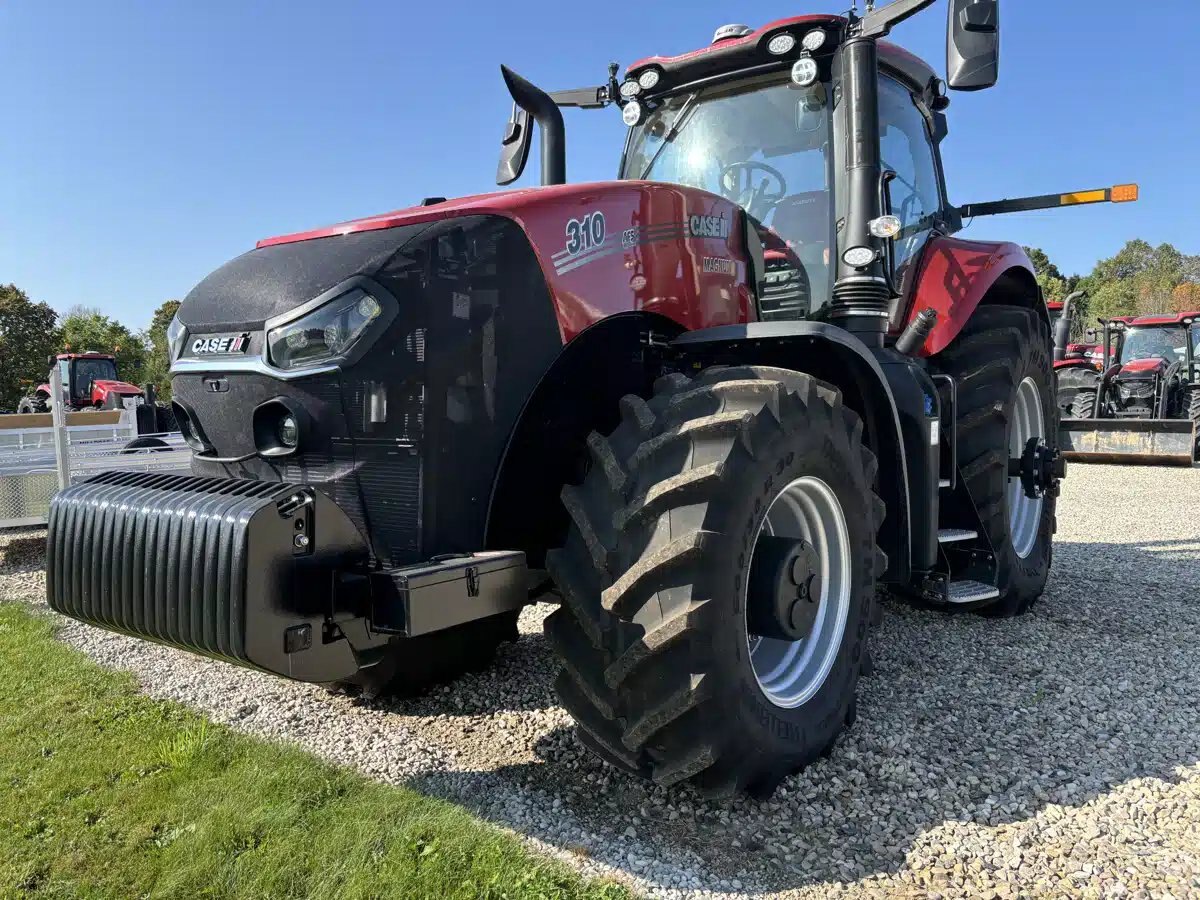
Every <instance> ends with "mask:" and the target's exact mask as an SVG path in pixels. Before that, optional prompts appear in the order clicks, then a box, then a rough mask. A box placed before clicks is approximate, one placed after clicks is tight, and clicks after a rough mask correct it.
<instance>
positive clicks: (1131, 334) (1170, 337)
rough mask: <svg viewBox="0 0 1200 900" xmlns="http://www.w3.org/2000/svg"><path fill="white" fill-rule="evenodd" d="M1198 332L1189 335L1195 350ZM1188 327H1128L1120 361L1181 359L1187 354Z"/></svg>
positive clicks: (1197, 349) (1199, 349) (1198, 349)
mask: <svg viewBox="0 0 1200 900" xmlns="http://www.w3.org/2000/svg"><path fill="white" fill-rule="evenodd" d="M1198 338H1200V332H1197V333H1196V334H1193V335H1191V336H1190V339H1191V341H1192V343H1193V347H1194V349H1195V352H1197V353H1200V345H1198V340H1197V339H1198ZM1188 340H1189V335H1188V329H1187V328H1185V327H1183V326H1182V325H1179V326H1175V327H1165V328H1164V327H1162V326H1159V327H1155V328H1129V329H1127V330H1126V332H1125V344H1124V346H1123V347H1122V349H1121V360H1120V361H1121V362H1122V363H1126V362H1130V361H1131V360H1135V359H1165V360H1166V361H1167V362H1168V363H1173V362H1176V361H1182V360H1183V359H1184V358H1185V356H1186V354H1187V342H1188Z"/></svg>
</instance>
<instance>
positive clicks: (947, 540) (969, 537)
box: [938, 528, 979, 544]
mask: <svg viewBox="0 0 1200 900" xmlns="http://www.w3.org/2000/svg"><path fill="white" fill-rule="evenodd" d="M977 537H979V532H978V531H974V530H972V529H970V528H939V529H938V543H939V544H953V543H956V542H958V541H973V540H975V538H977Z"/></svg>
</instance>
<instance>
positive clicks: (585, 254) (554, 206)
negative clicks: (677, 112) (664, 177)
mask: <svg viewBox="0 0 1200 900" xmlns="http://www.w3.org/2000/svg"><path fill="white" fill-rule="evenodd" d="M488 215H491V216H502V217H504V218H506V219H510V220H512V221H513V222H515V223H516V224H517V225H518V226H519V227H520V228H521V230H522V231H524V232H525V235H526V236H527V237H528V238H529V242H530V244H531V245H532V247H533V251H534V254H535V255H536V257H537V260H538V263H539V265H540V266H541V269H542V272H543V274H544V275H545V277H546V283H547V285H548V287H549V288H550V293H551V295H552V297H553V299H554V303H555V307H556V314H557V318H558V324H559V329H560V331H561V334H562V337H563V340H564V341H569V340H571V339H572V338H574V337H575V336H576V335H578V334H579V333H580V332H582V331H583V330H584V329H585V328H587V327H588V326H589V325H592V324H594V323H595V322H597V321H599V320H600V319H603V318H606V317H608V316H612V315H616V314H618V313H623V312H631V311H635V310H636V311H643V312H649V313H656V314H658V315H660V316H663V317H665V318H667V319H671V320H673V321H675V322H677V323H678V324H680V325H682V326H683V327H684V328H689V329H695V328H710V327H713V326H716V325H732V324H736V323H738V322H745V321H749V320H751V319H753V317H754V309H753V296H752V292H751V291H750V288H749V286H748V279H749V272H750V267H749V260H748V259H747V255H746V240H745V237H744V234H743V221H744V220H743V213H742V211H741V209H740V208H739V207H737V206H736V205H734V204H733V203H732V202H730V201H729V200H726V199H725V198H723V197H719V196H717V195H716V194H710V193H708V192H707V191H702V190H698V189H696V188H688V187H681V186H679V185H673V184H661V183H657V182H651V181H608V182H597V183H593V184H569V185H554V186H551V187H536V188H529V189H525V190H518V191H502V192H499V193H494V194H481V195H477V196H473V197H462V198H460V199H457V200H448V201H446V202H444V203H438V204H434V205H431V206H418V207H413V208H411V209H401V210H397V211H395V212H391V213H385V214H383V215H379V216H372V217H370V218H366V219H356V220H354V221H351V222H344V223H342V224H340V225H334V226H331V227H328V228H319V229H316V230H313V231H304V232H298V233H296V234H291V235H284V236H282V237H276V238H268V239H266V240H263V241H259V243H258V246H259V248H264V247H269V246H272V245H275V244H287V243H293V242H297V241H307V240H314V239H319V238H336V236H338V235H344V234H351V233H354V232H359V231H376V230H380V229H384V228H394V227H398V226H401V225H411V224H416V223H421V222H435V221H438V220H441V219H452V218H461V217H467V216H488Z"/></svg>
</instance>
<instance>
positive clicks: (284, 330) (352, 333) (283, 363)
mask: <svg viewBox="0 0 1200 900" xmlns="http://www.w3.org/2000/svg"><path fill="white" fill-rule="evenodd" d="M382 312H383V307H382V306H381V305H380V303H379V301H378V300H376V299H375V298H374V297H372V296H371V295H370V294H368V293H367V292H366V291H364V290H363V289H362V288H353V289H351V290H349V291H347V292H346V293H344V294H342V295H340V296H338V297H335V298H334V299H333V300H331V301H330V302H328V303H326V304H325V305H324V306H322V307H320V308H318V309H315V310H313V311H312V312H310V313H309V314H308V315H306V316H301V317H300V318H299V319H296V320H294V321H291V322H287V323H286V324H283V325H280V326H278V327H277V328H272V329H271V330H270V331H268V332H267V355H268V357H269V358H270V360H271V363H272V364H273V365H275V366H277V367H278V368H280V369H299V368H304V367H306V366H314V365H320V364H321V363H324V362H328V361H330V360H333V359H336V358H338V357H343V356H347V355H348V354H349V353H350V351H351V350H352V349H353V348H354V345H355V344H357V343H358V342H359V341H360V340H361V339H362V337H363V335H364V334H366V333H367V331H368V329H370V327H371V324H372V323H373V322H374V321H375V320H376V319H378V318H379V316H380V314H381V313H382Z"/></svg>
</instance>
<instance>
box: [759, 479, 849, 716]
mask: <svg viewBox="0 0 1200 900" xmlns="http://www.w3.org/2000/svg"><path fill="white" fill-rule="evenodd" d="M758 534H759V536H760V537H761V536H762V535H771V536H774V537H787V538H803V539H804V540H806V541H808V542H809V543H810V544H812V545H813V547H814V548H816V551H817V554H818V556H819V557H820V573H819V574H820V584H821V596H820V599H819V601H818V602H819V605H818V609H817V615H816V621H815V622H814V623H813V626H812V631H810V632H809V635H808V637H806V638H804V639H803V640H799V641H787V640H782V639H778V638H768V637H760V636H758V635H753V634H750V633H749V629H748V628H747V633H746V644H747V647H748V648H749V651H750V665H751V668H752V669H753V670H754V677H755V679H757V681H758V686H759V688H760V689H761V690H762V692H763V694H764V695H765V696H766V698H767V699H768V700H769V701H771V703H773V704H774V705H775V706H778V707H782V708H784V709H795V708H796V707H799V706H803V705H804V704H805V703H807V702H808V701H809V700H811V699H812V697H813V695H814V694H816V692H817V691H818V690H819V689H820V687H821V685H822V684H824V683H825V679H826V678H828V677H829V672H830V670H831V669H832V668H833V664H834V662H835V661H836V660H837V655H838V650H839V649H840V648H841V646H842V636H843V635H844V634H845V631H846V618H847V616H848V615H849V613H850V579H851V575H850V534H849V532H848V531H847V529H846V517H845V515H844V513H843V512H842V505H841V503H839V502H838V498H837V495H836V494H835V493H834V492H833V490H832V489H831V488H830V487H829V485H827V484H826V483H825V482H824V481H822V480H821V479H820V478H814V477H812V476H806V477H804V478H797V479H796V480H795V481H793V482H792V483H791V484H789V485H788V486H787V487H785V488H784V489H783V490H782V491H780V492H779V494H777V495H776V497H775V499H774V500H773V501H772V502H771V506H770V507H769V508H768V509H767V515H766V518H765V519H764V520H763V523H762V526H761V527H760V528H759V532H758ZM755 545H756V546H757V538H756V539H755ZM743 599H744V600H745V604H744V605H745V606H748V605H749V602H750V599H751V598H749V597H745V598H743Z"/></svg>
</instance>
